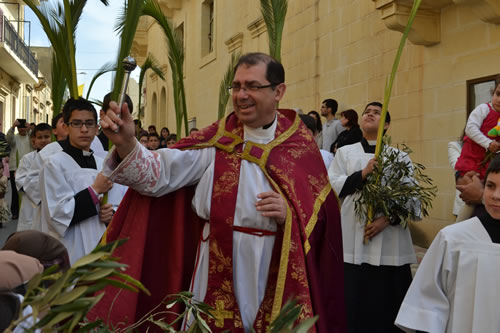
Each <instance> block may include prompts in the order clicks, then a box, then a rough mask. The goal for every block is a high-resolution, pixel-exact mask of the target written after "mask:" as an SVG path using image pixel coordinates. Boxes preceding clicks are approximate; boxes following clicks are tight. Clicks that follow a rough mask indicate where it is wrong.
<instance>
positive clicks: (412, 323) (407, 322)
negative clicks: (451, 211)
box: [0, 53, 500, 333]
mask: <svg viewBox="0 0 500 333" xmlns="http://www.w3.org/2000/svg"><path fill="white" fill-rule="evenodd" d="M234 74H235V76H234V80H233V82H232V85H231V87H229V89H230V91H231V96H232V101H233V107H234V112H233V113H231V114H229V115H228V116H227V117H225V118H224V119H223V120H221V121H220V122H216V123H214V124H212V125H210V126H208V127H206V128H203V129H201V130H198V129H196V128H194V129H192V130H191V132H190V135H189V136H188V137H186V138H183V139H181V140H178V137H177V135H176V134H173V133H172V134H171V133H170V131H169V129H168V128H166V127H164V128H162V129H161V130H160V132H159V133H158V132H157V129H156V126H155V125H150V126H148V129H147V130H144V129H143V128H142V124H141V122H140V121H139V120H133V118H132V116H131V113H132V109H133V105H132V102H131V100H130V99H129V98H128V97H127V99H126V103H124V105H123V106H122V108H121V109H120V107H119V106H118V105H117V104H116V103H115V102H113V101H111V100H110V96H109V94H108V95H106V96H105V97H104V100H103V107H102V110H101V112H100V117H99V118H100V120H99V121H98V115H97V111H96V110H95V108H94V106H93V105H92V104H91V103H90V102H88V101H87V100H85V99H83V98H79V99H69V100H68V101H67V102H66V104H65V105H64V108H63V110H62V112H61V113H60V114H58V115H57V116H56V117H55V118H54V119H53V122H52V125H49V124H45V123H41V124H37V125H35V126H34V127H33V128H28V125H27V124H26V122H24V121H22V120H16V121H15V122H14V124H13V126H12V127H11V128H10V129H9V131H8V132H7V135H6V136H5V144H2V142H0V150H2V149H3V148H5V149H3V150H2V151H0V154H3V156H4V158H3V170H0V172H1V174H2V177H0V192H2V193H3V194H2V193H0V219H2V221H3V222H6V221H7V220H8V219H9V215H11V216H12V218H17V219H18V230H17V232H16V233H14V234H12V235H11V236H10V237H9V239H8V240H7V242H6V244H5V245H4V247H3V249H2V250H1V251H0V271H1V272H8V273H6V274H3V273H2V278H0V318H1V321H0V328H5V327H6V326H5V325H8V322H9V320H7V319H8V318H12V317H13V316H14V315H13V314H14V313H15V311H14V310H12V307H15V306H17V307H18V306H19V302H20V301H22V299H23V297H22V295H23V286H24V284H25V283H26V281H28V280H29V279H30V278H31V277H32V276H34V275H35V274H37V273H39V272H41V271H43V269H45V268H47V267H50V266H51V265H53V264H59V267H60V269H67V268H68V267H70V265H71V264H73V263H75V262H76V261H77V260H78V259H79V258H81V257H82V256H84V255H86V254H88V253H90V252H91V251H92V249H93V248H94V247H95V246H96V245H97V244H98V243H99V241H101V239H102V238H103V237H104V236H105V239H106V241H112V240H115V239H121V238H128V239H129V240H128V242H127V243H125V244H124V245H123V246H122V247H120V248H118V249H117V250H116V252H115V255H116V256H117V257H119V258H120V260H121V261H122V262H124V263H126V264H128V265H129V269H128V271H127V273H128V274H130V275H131V276H132V277H134V278H136V279H139V280H141V281H142V282H143V283H144V284H145V286H146V287H147V288H148V289H149V290H150V291H151V294H152V296H150V297H147V296H144V295H137V294H135V293H131V292H127V291H125V292H118V291H117V290H116V288H107V289H106V290H105V294H104V297H103V298H102V300H101V301H100V302H99V303H98V304H97V305H96V306H95V307H94V308H93V309H92V310H91V312H90V313H89V314H88V319H89V320H95V319H103V320H104V321H105V322H106V323H107V324H110V325H120V324H125V325H127V324H130V323H133V322H134V321H135V320H137V319H138V318H141V317H142V316H143V315H145V314H147V313H149V312H150V311H151V310H152V309H153V308H155V307H156V306H157V305H158V304H159V303H160V302H161V301H162V299H163V298H164V296H165V295H167V294H173V293H177V292H179V291H181V290H190V291H191V292H192V293H193V295H194V298H195V299H196V300H199V301H203V302H205V303H207V304H208V305H210V306H212V307H213V308H214V310H213V312H212V314H213V316H214V318H213V319H209V320H208V321H207V324H208V325H209V326H210V327H211V328H212V329H213V330H216V331H218V330H221V329H224V330H229V331H232V332H250V331H252V329H253V330H255V331H257V332H264V331H266V330H267V327H268V326H269V324H270V322H271V320H272V319H274V318H276V315H277V314H278V312H279V310H280V309H281V307H282V306H283V304H284V303H285V302H286V301H287V300H288V299H290V298H296V299H297V300H298V302H299V304H300V305H301V315H300V318H301V320H305V319H307V318H312V317H314V316H316V315H319V319H318V320H317V322H316V324H315V326H314V329H315V330H316V331H318V332H384V333H385V332H398V331H401V330H405V331H407V332H415V331H418V332H496V331H498V329H499V328H500V324H498V323H497V319H496V316H495V313H494V312H495V309H496V306H495V305H496V304H497V303H496V302H497V301H496V300H497V299H498V298H497V297H496V292H495V290H496V289H497V288H496V284H495V283H496V282H495V279H492V278H491V276H492V274H495V272H496V269H497V268H496V267H497V266H496V265H493V267H492V265H491V262H493V263H494V260H496V259H492V257H495V258H496V257H498V251H499V250H498V249H497V248H496V244H495V243H498V242H500V236H499V235H500V227H499V226H500V224H499V223H500V209H499V207H500V159H499V158H494V157H493V159H492V162H491V164H489V163H488V162H486V163H483V160H484V158H485V157H486V156H485V155H486V154H485V153H484V149H483V150H482V154H480V153H479V150H477V149H476V148H474V147H473V148H470V147H468V146H469V145H471V146H472V144H469V143H467V142H469V141H468V140H470V141H471V142H476V144H478V145H480V146H481V147H483V148H488V149H489V151H491V152H496V151H498V150H499V148H500V144H499V143H498V142H497V137H498V134H497V135H495V136H493V135H490V137H489V138H488V139H484V138H483V137H487V136H488V135H489V134H488V133H487V132H489V131H490V129H491V128H492V126H491V124H492V123H493V120H495V125H496V122H497V121H498V118H499V116H498V115H497V114H498V113H500V81H499V82H498V83H497V87H496V90H495V92H494V94H493V98H492V101H491V103H488V104H486V105H483V106H481V107H479V108H478V111H474V112H473V114H472V115H471V117H470V121H469V122H470V124H468V125H467V127H466V137H465V139H464V140H463V142H464V149H462V150H461V153H456V154H454V156H455V157H454V160H455V161H456V160H457V159H458V161H459V162H457V165H456V169H457V184H459V185H458V187H457V188H458V189H460V190H461V193H462V194H461V197H462V199H463V200H464V201H465V202H467V203H468V204H471V205H472V204H474V208H475V210H474V211H473V212H469V213H467V214H468V216H467V217H471V216H474V217H472V218H469V219H467V220H466V221H465V222H462V223H459V224H456V225H452V226H449V227H446V228H444V229H443V230H442V231H441V232H440V233H439V234H438V236H437V237H436V239H435V240H434V241H433V243H432V245H431V247H430V249H429V251H428V253H427V254H426V256H425V258H424V260H423V262H422V264H421V265H420V268H419V269H418V271H417V275H416V277H415V279H414V280H413V281H412V274H411V269H410V264H412V263H415V262H416V256H415V251H414V247H413V243H412V238H411V235H410V232H409V229H408V228H406V227H404V226H402V225H401V224H400V220H399V218H398V215H397V214H396V213H394V212H391V211H375V212H374V218H373V221H372V223H369V224H367V223H366V221H365V219H364V218H362V217H360V216H359V215H358V214H356V210H355V205H356V200H357V199H358V198H359V195H360V191H361V190H362V189H363V187H364V186H365V184H366V181H367V178H368V177H369V176H370V174H372V173H373V172H374V170H375V169H376V166H377V163H378V162H377V159H376V158H375V157H374V152H375V144H376V138H377V132H378V128H379V125H380V117H381V112H382V108H383V105H382V104H381V103H379V102H377V101H373V102H370V103H368V104H367V105H366V107H365V108H364V109H363V111H362V112H361V113H360V114H359V115H358V112H356V111H355V110H353V109H346V110H343V111H341V112H340V113H339V115H340V117H336V114H337V111H338V103H337V101H335V100H334V99H331V98H329V99H325V100H324V101H323V102H322V104H321V111H320V113H318V112H316V111H310V112H309V113H308V114H307V115H306V114H299V113H298V112H296V111H294V110H285V109H277V105H278V103H279V101H280V100H281V99H282V98H283V96H284V94H285V92H286V85H285V72H284V69H283V66H282V65H281V64H280V63H279V62H277V61H276V60H275V59H273V58H271V57H269V56H268V55H265V54H262V53H249V54H245V55H243V56H242V57H241V58H240V60H239V62H238V64H237V65H236V67H235V72H234ZM321 117H324V118H325V121H324V122H323V121H322V119H321ZM495 117H496V118H495ZM390 125H391V116H390V114H389V113H387V115H386V120H385V125H384V130H385V131H387V130H389V128H390ZM478 128H479V129H478ZM15 129H17V130H18V133H17V134H15ZM475 129H478V131H479V133H478V132H477V131H475ZM499 130H500V128H499ZM51 134H53V135H54V136H55V137H56V141H54V142H51V140H50V138H51ZM481 135H482V136H481ZM2 138H3V137H2V136H0V141H1V139H2ZM466 143H467V144H466ZM110 144H112V145H113V148H109V149H108V147H109V146H110ZM460 146H461V145H460ZM466 146H467V147H468V148H466ZM453 147H455V145H453ZM385 149H389V150H392V151H396V152H397V150H396V149H395V148H392V147H386V148H385ZM474 149H476V150H474ZM108 150H109V152H108ZM471 150H474V152H475V155H474V156H473V158H472V157H471V155H470V154H469V153H470V151H471ZM460 154H461V155H460ZM7 155H9V156H7ZM459 155H460V157H459ZM399 156H400V157H399V158H400V159H401V160H403V161H404V162H406V163H408V165H410V164H411V160H410V158H409V156H408V155H406V154H404V153H402V152H401V153H400V155H399ZM464 159H469V161H470V160H473V161H474V163H475V164H474V163H472V162H468V164H465V166H463V165H464V163H462V162H461V161H462V160H464ZM450 162H453V163H454V161H452V159H450ZM488 164H489V167H488ZM396 171H397V170H392V169H391V168H390V167H389V168H387V169H384V174H386V175H391V174H396ZM410 178H411V177H410ZM410 178H409V179H403V180H401V181H409V182H411V181H412V179H410ZM8 179H10V183H11V186H12V203H11V206H10V207H7V205H6V200H5V199H4V196H5V189H6V188H7V183H8ZM483 184H485V186H483ZM15 191H16V193H17V191H18V192H19V193H22V195H21V197H22V200H21V208H20V209H19V207H18V206H17V204H18V200H17V199H15V198H17V197H16V196H15V195H14V192H15ZM106 193H107V195H106V196H105V194H106ZM104 197H106V200H104ZM405 204H406V205H407V206H412V207H414V208H415V211H417V212H419V207H420V203H419V202H418V201H416V200H413V199H412V198H409V199H408V201H407V202H406V203H405ZM420 217H421V216H420V214H419V213H417V214H415V216H413V219H414V220H416V221H418V220H419V219H420ZM459 257H460V258H462V257H463V260H462V259H460V260H458V258H459ZM153 315H154V313H153ZM9 316H10V317H9ZM192 320H193V318H192V317H187V318H186V319H185V320H184V322H183V323H182V327H183V328H184V329H186V328H187V327H188V326H189V325H190V323H191V322H192Z"/></svg>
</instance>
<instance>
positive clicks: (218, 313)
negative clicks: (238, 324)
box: [212, 300, 233, 328]
mask: <svg viewBox="0 0 500 333" xmlns="http://www.w3.org/2000/svg"><path fill="white" fill-rule="evenodd" d="M212 314H213V316H214V317H215V326H216V327H219V328H223V327H224V320H225V319H233V311H227V310H224V301H222V300H219V301H215V310H214V311H212Z"/></svg>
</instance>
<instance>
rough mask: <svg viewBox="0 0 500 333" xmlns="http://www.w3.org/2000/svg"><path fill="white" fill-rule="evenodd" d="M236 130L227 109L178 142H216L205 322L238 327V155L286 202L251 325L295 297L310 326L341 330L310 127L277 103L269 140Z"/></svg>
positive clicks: (331, 221) (322, 181) (339, 266)
mask: <svg viewBox="0 0 500 333" xmlns="http://www.w3.org/2000/svg"><path fill="white" fill-rule="evenodd" d="M243 137H244V135H243V125H242V123H241V122H240V121H239V120H238V119H237V117H236V116H235V114H234V113H232V114H230V115H229V116H227V117H226V118H225V119H223V120H221V122H220V123H215V124H213V125H211V126H209V127H207V128H205V129H203V130H201V131H200V132H198V133H196V134H194V135H193V136H191V137H188V138H185V139H183V140H181V141H180V142H179V143H178V144H177V148H181V149H201V148H207V147H215V148H217V150H216V157H215V168H214V169H215V171H214V183H213V191H212V198H211V199H212V201H211V214H210V221H209V223H210V235H209V242H210V245H209V272H208V288H207V293H206V296H205V299H204V302H205V303H207V304H209V305H211V306H212V307H213V308H214V309H215V310H214V311H213V315H214V317H215V319H214V320H209V321H208V323H209V325H210V328H211V329H212V331H213V332H221V331H224V330H230V331H231V332H243V331H244V329H243V323H242V319H241V314H240V311H239V308H238V303H237V300H236V297H235V292H234V290H235V288H234V283H238V282H237V281H234V279H233V263H232V261H233V248H232V247H233V232H234V231H233V220H234V215H235V210H236V197H237V193H238V180H239V172H240V166H241V160H242V159H244V160H247V161H249V162H251V163H255V164H257V165H258V166H259V167H260V169H261V170H262V172H263V173H264V174H265V176H266V178H267V179H268V181H269V182H270V184H271V186H272V187H273V189H274V190H275V191H276V192H278V193H280V194H281V195H282V196H283V197H284V198H285V199H286V202H287V218H286V221H285V223H284V225H283V226H280V227H279V228H278V232H277V233H276V239H275V244H274V249H273V253H272V259H271V264H270V267H269V275H268V280H267V286H266V291H265V296H264V299H263V302H262V304H261V306H260V309H259V311H258V314H257V317H256V319H255V321H254V325H253V326H254V329H255V330H256V332H265V331H267V328H268V326H269V324H270V323H271V322H272V320H274V319H275V318H276V316H277V315H278V314H279V312H280V310H281V308H282V306H283V305H284V303H285V302H286V301H287V300H289V299H291V298H296V299H297V300H298V301H299V304H301V306H302V312H301V314H300V318H299V319H300V321H302V320H305V319H307V318H310V317H313V316H315V315H319V316H320V317H319V320H318V322H317V324H316V326H315V328H316V330H317V331H320V332H345V310H344V294H343V286H344V284H343V254H342V253H343V252H342V235H341V229H340V213H339V205H338V200H337V197H336V195H335V193H334V192H333V190H332V188H331V186H330V183H329V180H328V174H327V172H326V169H325V166H324V163H323V161H322V159H321V154H320V152H319V150H318V148H317V145H316V143H315V141H314V139H313V137H312V135H311V133H310V131H309V130H308V129H307V128H306V127H305V125H304V124H303V123H302V122H301V120H300V118H299V117H298V116H297V114H296V113H295V112H294V111H292V110H279V112H278V117H277V127H276V133H275V139H274V140H273V141H271V142H270V143H268V144H258V143H254V142H250V141H249V142H243ZM120 208H122V207H120ZM256 214H259V212H257V211H256ZM117 215H118V214H117ZM125 215H126V214H125ZM136 223H137V222H136ZM122 224H123V222H122V221H120V222H115V219H113V222H112V224H111V227H112V229H113V228H114V230H118V229H120V228H122V227H121V225H122ZM118 225H120V226H118ZM122 236H123V235H122ZM108 239H109V237H108ZM124 246H127V244H125V245H124ZM171 273H172V272H171ZM191 273H192V270H191ZM134 277H136V276H134ZM136 278H140V279H141V278H142V277H141V276H137V277H136ZM150 288H151V287H150ZM177 291H180V290H177ZM152 292H153V293H154V291H152Z"/></svg>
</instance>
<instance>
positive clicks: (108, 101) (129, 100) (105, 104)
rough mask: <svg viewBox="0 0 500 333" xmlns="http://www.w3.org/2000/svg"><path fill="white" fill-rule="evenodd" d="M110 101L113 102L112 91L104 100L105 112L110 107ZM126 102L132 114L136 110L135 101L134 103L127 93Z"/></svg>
mask: <svg viewBox="0 0 500 333" xmlns="http://www.w3.org/2000/svg"><path fill="white" fill-rule="evenodd" d="M110 102H111V93H107V94H106V96H104V98H103V100H102V110H103V111H104V112H106V111H107V110H108V109H109V103H110ZM125 103H127V106H128V110H129V112H130V114H132V112H134V103H132V100H131V99H130V97H129V96H128V95H127V94H125Z"/></svg>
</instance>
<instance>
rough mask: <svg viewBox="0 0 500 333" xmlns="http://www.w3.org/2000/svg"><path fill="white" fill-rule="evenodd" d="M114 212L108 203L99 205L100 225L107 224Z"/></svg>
mask: <svg viewBox="0 0 500 333" xmlns="http://www.w3.org/2000/svg"><path fill="white" fill-rule="evenodd" d="M114 213H115V211H114V210H113V206H112V205H111V204H109V203H107V204H104V205H101V209H100V210H99V220H100V221H101V222H102V223H109V222H110V221H111V218H112V217H113V214H114Z"/></svg>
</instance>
